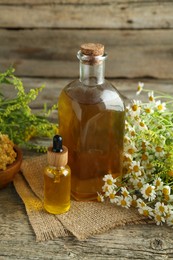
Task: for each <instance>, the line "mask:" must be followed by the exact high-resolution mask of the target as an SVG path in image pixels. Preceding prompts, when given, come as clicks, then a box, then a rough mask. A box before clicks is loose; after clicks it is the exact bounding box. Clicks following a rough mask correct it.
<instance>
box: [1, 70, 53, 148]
mask: <svg viewBox="0 0 173 260" xmlns="http://www.w3.org/2000/svg"><path fill="white" fill-rule="evenodd" d="M2 84H6V86H7V87H8V85H9V84H10V85H12V86H13V87H14V88H15V89H16V91H17V94H16V96H14V97H13V98H11V99H10V98H6V97H4V95H3V93H2V91H1V86H2ZM43 88H44V86H41V87H39V88H35V89H30V91H29V92H28V93H26V92H25V89H24V86H23V83H22V81H21V80H20V79H19V78H18V77H16V76H15V75H14V69H11V68H10V69H8V70H7V71H6V72H5V73H1V74H0V132H1V133H2V134H7V135H8V136H9V138H10V139H11V140H12V141H13V142H14V143H15V144H18V145H20V146H25V147H27V148H30V149H35V150H37V151H39V152H45V151H46V149H47V148H46V147H44V146H40V145H37V144H34V143H32V142H29V141H30V140H31V139H32V138H33V137H50V138H52V136H53V135H54V134H55V133H56V131H57V126H56V125H55V124H54V123H51V122H50V121H49V120H48V115H49V114H50V113H51V111H53V110H54V109H56V108H57V106H56V105H54V106H53V107H52V108H51V109H50V110H48V111H43V112H42V113H40V114H33V112H32V110H31V108H30V106H29V104H30V102H32V101H33V100H35V99H36V98H37V96H38V94H39V92H40V91H42V90H43Z"/></svg>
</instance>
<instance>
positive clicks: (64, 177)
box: [44, 135, 71, 214]
mask: <svg viewBox="0 0 173 260" xmlns="http://www.w3.org/2000/svg"><path fill="white" fill-rule="evenodd" d="M47 160H48V166H47V167H46V168H45V170H44V208H45V210H46V211H48V212H49V213H52V214H62V213H64V212H66V211H68V210H69V209H70V191H71V170H70V167H69V166H68V165H67V162H68V149H67V147H65V146H63V145H62V137H61V136H59V135H55V136H54V138H53V147H49V148H48V152H47Z"/></svg>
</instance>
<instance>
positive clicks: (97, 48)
mask: <svg viewBox="0 0 173 260" xmlns="http://www.w3.org/2000/svg"><path fill="white" fill-rule="evenodd" d="M80 49H81V52H82V54H84V55H88V56H102V55H103V54H104V45H103V44H100V43H84V44H82V45H81V47H80Z"/></svg>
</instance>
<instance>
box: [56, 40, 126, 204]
mask: <svg viewBox="0 0 173 260" xmlns="http://www.w3.org/2000/svg"><path fill="white" fill-rule="evenodd" d="M77 57H78V59H79V61H80V78H79V79H78V80H75V81H73V82H71V83H70V84H68V85H67V86H66V87H65V88H64V89H63V90H62V92H61V94H60V97H59V100H58V117H59V132H60V134H61V135H62V137H63V140H64V144H65V145H66V146H68V149H69V166H70V168H71V171H72V191H71V192H72V196H73V197H74V198H75V199H76V200H94V199H96V197H97V192H101V191H102V185H103V177H104V175H105V174H112V175H113V177H118V176H121V174H122V153H123V137H124V124H125V107H124V102H123V100H122V98H121V95H120V94H119V92H118V91H117V90H116V88H115V87H114V86H113V85H112V84H111V83H110V82H109V81H107V80H105V78H104V72H105V59H106V58H107V55H106V54H105V52H104V45H102V44H99V43H97V44H94V43H88V44H82V45H81V49H80V51H79V52H78V53H77Z"/></svg>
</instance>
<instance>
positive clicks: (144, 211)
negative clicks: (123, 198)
mask: <svg viewBox="0 0 173 260" xmlns="http://www.w3.org/2000/svg"><path fill="white" fill-rule="evenodd" d="M143 215H144V216H146V217H148V216H149V211H148V210H147V209H144V210H143Z"/></svg>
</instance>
